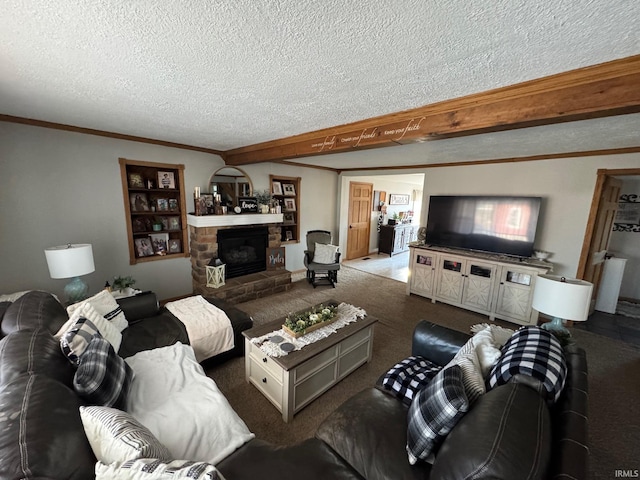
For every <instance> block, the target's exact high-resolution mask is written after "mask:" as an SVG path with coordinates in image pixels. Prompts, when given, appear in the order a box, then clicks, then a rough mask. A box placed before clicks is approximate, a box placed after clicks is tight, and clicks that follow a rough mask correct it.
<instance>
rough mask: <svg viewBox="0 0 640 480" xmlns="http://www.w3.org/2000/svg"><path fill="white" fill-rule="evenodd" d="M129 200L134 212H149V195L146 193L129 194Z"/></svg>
mask: <svg viewBox="0 0 640 480" xmlns="http://www.w3.org/2000/svg"><path fill="white" fill-rule="evenodd" d="M129 201H130V202H131V211H132V212H148V211H150V209H149V197H147V194H146V193H139V192H134V193H130V194H129Z"/></svg>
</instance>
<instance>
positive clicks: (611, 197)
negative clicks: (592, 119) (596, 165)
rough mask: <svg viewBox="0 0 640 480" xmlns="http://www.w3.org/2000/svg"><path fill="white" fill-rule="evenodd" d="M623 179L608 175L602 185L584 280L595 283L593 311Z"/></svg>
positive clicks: (592, 302)
mask: <svg viewBox="0 0 640 480" xmlns="http://www.w3.org/2000/svg"><path fill="white" fill-rule="evenodd" d="M621 188H622V180H618V179H617V178H613V177H611V176H607V177H606V178H605V180H604V183H603V186H602V193H601V195H600V202H599V206H598V213H597V214H596V219H595V224H594V227H593V236H592V237H591V244H590V246H589V254H588V256H587V262H586V265H585V271H584V276H583V277H582V279H583V280H586V281H587V282H591V283H593V297H592V301H591V307H592V308H591V311H592V310H593V307H594V304H595V298H596V294H597V292H598V288H599V286H600V278H601V277H602V267H603V266H604V262H603V260H604V252H606V250H607V248H609V239H610V237H611V230H612V228H613V220H614V218H615V216H616V211H617V210H618V199H619V198H620V190H621Z"/></svg>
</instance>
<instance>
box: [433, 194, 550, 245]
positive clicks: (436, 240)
mask: <svg viewBox="0 0 640 480" xmlns="http://www.w3.org/2000/svg"><path fill="white" fill-rule="evenodd" d="M540 203H541V198H540V197H502V196H436V195H432V196H431V197H430V201H429V215H428V217H427V229H426V239H425V243H426V244H428V245H434V246H442V247H452V248H461V249H464V250H476V251H481V252H491V253H498V254H503V255H511V256H516V257H530V256H531V254H532V253H533V242H534V240H535V236H536V228H537V225H538V214H539V212H540Z"/></svg>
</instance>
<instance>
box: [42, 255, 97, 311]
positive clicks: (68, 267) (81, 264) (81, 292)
mask: <svg viewBox="0 0 640 480" xmlns="http://www.w3.org/2000/svg"><path fill="white" fill-rule="evenodd" d="M44 254H45V256H46V258H47V265H48V266H49V275H50V276H51V278H72V280H71V281H70V282H69V283H68V284H67V285H66V286H65V287H64V293H65V295H66V297H67V299H68V300H69V302H70V303H76V302H79V301H80V300H84V299H85V298H87V292H88V291H89V286H88V285H87V284H86V283H84V282H83V281H82V280H80V278H79V277H80V275H87V274H88V273H91V272H94V271H95V270H96V268H95V266H94V264H93V249H92V248H91V244H88V243H83V244H74V245H72V244H71V243H69V244H67V245H60V246H57V247H49V248H46V249H45V250H44Z"/></svg>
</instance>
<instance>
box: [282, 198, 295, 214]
mask: <svg viewBox="0 0 640 480" xmlns="http://www.w3.org/2000/svg"><path fill="white" fill-rule="evenodd" d="M284 210H285V211H286V212H295V211H296V199H295V198H285V199H284Z"/></svg>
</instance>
